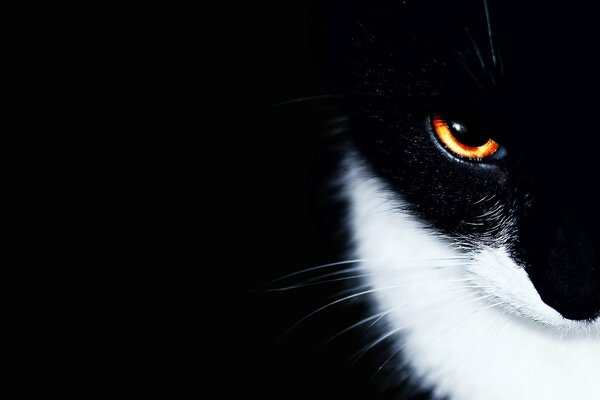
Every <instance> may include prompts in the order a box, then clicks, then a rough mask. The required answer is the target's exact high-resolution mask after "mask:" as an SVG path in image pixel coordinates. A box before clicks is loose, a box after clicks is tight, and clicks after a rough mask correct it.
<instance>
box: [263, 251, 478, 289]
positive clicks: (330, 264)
mask: <svg viewBox="0 0 600 400" xmlns="http://www.w3.org/2000/svg"><path fill="white" fill-rule="evenodd" d="M382 260H384V259H379V258H366V259H354V260H345V261H338V262H334V263H329V264H323V265H319V266H316V267H312V268H308V269H303V270H300V271H296V272H293V273H291V274H288V275H285V276H282V277H280V278H277V279H274V280H272V281H270V282H267V283H265V284H263V285H261V286H259V287H258V288H256V289H253V290H252V291H251V293H252V292H269V291H278V290H273V289H270V290H269V289H263V288H265V287H268V286H271V285H273V284H275V283H277V282H281V281H284V280H287V279H290V278H293V277H295V276H299V275H303V274H308V273H310V272H314V271H317V270H321V269H325V268H332V267H336V266H340V265H348V264H358V263H361V262H365V261H382ZM454 260H464V261H467V260H469V258H468V257H439V258H430V259H419V260H407V262H408V261H420V262H425V261H454ZM390 262H391V261H390ZM461 266H463V264H437V265H433V266H431V265H416V266H413V267H406V266H403V267H399V268H398V270H394V271H391V272H399V271H408V270H413V269H418V270H420V269H422V270H423V271H426V270H428V269H442V268H449V267H461ZM361 269H362V268H361V267H353V268H346V269H343V270H341V271H334V272H330V273H326V274H323V275H319V276H316V277H313V278H309V279H307V280H305V281H302V282H300V283H298V284H297V285H303V284H305V283H311V282H314V281H317V280H319V279H323V278H326V277H329V276H336V275H342V274H346V273H350V272H355V271H359V270H361ZM297 285H292V286H294V287H296V286H297ZM275 289H278V288H275Z"/></svg>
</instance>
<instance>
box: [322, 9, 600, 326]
mask: <svg viewBox="0 0 600 400" xmlns="http://www.w3.org/2000/svg"><path fill="white" fill-rule="evenodd" d="M367 3H368V4H367ZM376 3H378V4H377V5H375V6H374V5H373V4H372V2H364V1H363V2H361V1H353V2H347V6H346V7H345V8H344V10H343V11H340V10H341V8H338V9H337V11H338V12H339V14H338V15H336V18H338V19H339V21H343V22H338V23H336V24H332V25H333V26H334V27H335V28H334V29H333V30H332V35H331V36H332V37H333V39H332V42H331V43H332V44H333V45H332V47H331V52H332V54H334V55H335V57H334V58H335V61H334V65H335V68H334V72H336V73H337V75H335V76H336V78H335V80H336V82H337V84H338V89H340V88H341V89H342V90H343V91H345V92H346V93H347V94H348V95H349V98H350V103H351V105H350V115H351V118H350V125H349V126H350V132H351V133H352V135H353V140H354V141H353V142H354V144H355V149H356V155H357V157H355V162H358V163H360V164H361V166H360V168H362V171H363V172H362V173H366V174H370V175H373V176H375V177H376V178H377V179H378V180H379V184H380V185H381V186H380V187H379V192H378V193H380V194H381V193H385V196H386V199H388V200H389V204H388V205H389V206H391V207H392V208H394V209H395V210H396V211H397V213H398V214H401V215H402V216H403V217H404V218H408V219H410V220H411V221H412V222H411V223H414V224H415V226H413V228H414V229H416V230H417V231H418V232H420V233H416V234H415V237H419V235H421V234H422V235H423V237H424V238H425V237H427V236H429V237H430V238H431V240H432V241H434V242H435V243H436V246H437V245H442V246H444V245H448V246H452V247H453V248H454V249H457V253H456V254H461V255H464V256H465V257H466V258H468V260H469V261H468V262H466V263H465V265H466V267H465V268H467V269H468V271H469V273H470V277H471V279H472V282H477V284H479V285H481V287H482V289H481V290H482V291H483V293H488V294H490V295H491V300H492V301H498V302H502V303H503V304H502V307H503V308H504V309H506V310H510V312H512V313H514V314H518V315H520V316H522V317H524V318H525V319H530V320H534V321H537V322H540V323H542V324H544V325H546V326H549V327H554V328H557V329H558V330H561V329H563V328H564V329H573V328H575V329H576V328H577V327H582V328H583V327H585V329H587V328H588V327H589V326H590V324H591V326H595V327H596V328H597V327H598V323H597V318H598V316H599V313H600V264H599V261H600V251H599V250H600V247H599V246H600V225H599V223H600V217H599V213H598V210H597V207H598V204H600V202H599V200H600V199H599V195H598V191H597V188H596V181H597V178H596V173H595V171H596V170H597V169H598V167H597V160H598V156H597V153H598V148H597V147H596V145H595V141H594V140H593V138H592V137H593V135H594V134H595V130H596V125H595V119H594V118H595V113H596V110H595V107H596V100H595V99H594V92H595V87H596V86H598V83H599V82H600V78H599V77H598V74H597V68H596V61H595V58H594V56H593V51H592V49H593V48H594V46H595V39H594V37H595V34H594V32H593V31H592V30H591V26H593V25H590V23H591V22H593V19H592V18H591V17H592V16H590V14H589V12H590V10H587V11H585V10H582V9H575V11H573V8H570V9H568V10H565V9H563V8H562V7H559V6H548V5H544V7H541V4H529V5H528V6H526V7H524V6H522V5H521V4H518V3H516V2H502V3H501V2H493V3H491V2H490V4H487V3H486V2H482V1H462V2H440V1H428V0H423V1H384V2H376ZM458 3H460V4H458ZM544 4H545V3H544ZM491 7H493V8H492V10H490V8H491ZM356 160H360V161H356ZM365 168H366V169H365ZM365 171H368V172H365ZM355 172H356V173H361V172H357V171H355ZM363 189H365V187H363ZM371 189H372V190H375V189H374V188H371ZM365 190H367V189H365ZM371 195H373V196H375V197H376V196H377V195H376V193H375V192H373V193H371ZM355 200H356V201H358V200H357V199H355ZM363 200H365V201H366V199H363ZM360 212H361V211H357V213H359V214H360ZM392 214H393V212H392ZM365 218H366V217H363V219H362V220H361V222H360V223H359V222H357V224H359V225H360V224H363V223H364V224H368V223H369V222H368V221H367V222H365V221H366V220H365ZM390 218H392V217H390ZM391 221H393V220H392V219H389V220H388V222H389V223H391ZM355 228H356V229H358V231H357V232H358V233H357V235H358V236H356V237H355V242H356V245H357V246H358V248H361V246H366V244H365V243H366V242H365V241H370V238H369V237H362V236H361V235H363V236H365V235H366V236H368V234H369V235H373V237H375V238H377V241H379V244H375V248H377V250H373V251H369V256H371V257H375V256H377V252H379V253H381V252H386V251H388V250H386V249H384V248H380V247H377V246H381V244H382V243H383V242H386V246H390V248H396V249H398V248H403V247H404V246H406V245H407V242H406V241H405V242H397V243H393V241H392V238H390V237H385V235H386V234H389V235H393V232H387V233H386V231H385V227H382V226H378V228H377V229H378V230H376V229H375V227H372V229H371V230H368V229H369V228H366V227H365V225H363V226H362V228H361V227H360V226H357V227H355ZM367 232H368V234H367ZM397 239H398V238H397ZM399 240H400V239H399ZM402 240H408V241H410V239H406V238H402ZM415 240H416V239H415ZM417 242H418V241H417ZM413 246H421V247H423V246H425V247H424V248H427V243H426V240H425V242H423V243H421V242H419V243H415V244H413ZM413 250H414V247H413ZM416 251H417V252H418V251H419V250H418V249H416ZM429 251H431V252H433V253H435V251H436V250H435V249H433V248H432V249H430V250H429ZM440 251H441V250H440ZM441 253H444V252H443V251H441ZM359 254H360V251H359ZM446 256H448V255H446ZM407 257H408V254H407ZM484 286H486V287H487V288H485V289H483V287H484Z"/></svg>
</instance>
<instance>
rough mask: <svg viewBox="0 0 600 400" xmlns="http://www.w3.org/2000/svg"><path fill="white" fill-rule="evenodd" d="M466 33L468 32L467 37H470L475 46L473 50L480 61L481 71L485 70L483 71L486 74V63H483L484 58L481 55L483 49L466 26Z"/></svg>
mask: <svg viewBox="0 0 600 400" xmlns="http://www.w3.org/2000/svg"><path fill="white" fill-rule="evenodd" d="M465 32H467V36H468V37H469V41H470V42H471V45H472V46H473V49H474V50H475V54H477V58H478V59H479V63H480V64H481V69H483V71H484V72H485V71H486V70H487V68H486V67H485V61H483V56H482V55H481V49H480V48H479V46H478V45H477V42H476V41H475V38H474V37H473V35H471V31H469V28H467V27H466V26H465Z"/></svg>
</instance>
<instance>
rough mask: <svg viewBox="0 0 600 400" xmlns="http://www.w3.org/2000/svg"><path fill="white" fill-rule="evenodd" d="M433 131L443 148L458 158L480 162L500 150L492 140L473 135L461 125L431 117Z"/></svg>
mask: <svg viewBox="0 0 600 400" xmlns="http://www.w3.org/2000/svg"><path fill="white" fill-rule="evenodd" d="M433 129H434V130H435V133H436V135H437V137H438V138H439V139H440V141H441V142H442V143H443V144H444V146H446V148H447V149H449V150H450V151H452V152H453V153H455V154H456V155H458V156H460V157H464V158H469V159H471V160H480V159H483V158H487V157H490V156H491V155H493V154H494V153H495V152H496V151H498V149H499V148H500V145H499V144H498V143H496V142H495V141H493V140H492V139H489V138H484V137H482V136H479V135H474V134H472V133H470V132H468V131H467V129H466V128H465V127H464V126H463V125H462V124H460V123H457V122H450V123H449V122H448V121H447V120H446V119H444V118H442V117H438V116H435V117H433Z"/></svg>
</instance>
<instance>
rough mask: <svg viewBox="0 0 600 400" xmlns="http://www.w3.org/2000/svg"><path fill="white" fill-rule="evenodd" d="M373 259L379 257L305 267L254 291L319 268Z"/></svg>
mask: <svg viewBox="0 0 600 400" xmlns="http://www.w3.org/2000/svg"><path fill="white" fill-rule="evenodd" d="M373 260H377V259H376V258H375V259H371V258H357V259H354V260H344V261H337V262H332V263H328V264H322V265H318V266H316V267H311V268H306V269H303V270H300V271H296V272H292V273H291V274H287V275H284V276H282V277H280V278H277V279H274V280H272V281H270V282H267V283H265V284H264V285H261V286H259V287H258V288H256V289H254V290H252V291H253V292H255V291H260V290H261V288H264V287H265V286H269V285H272V284H274V283H277V282H281V281H283V280H285V279H289V278H293V277H294V276H298V275H302V274H307V273H309V272H313V271H318V270H321V269H324V268H331V267H337V266H340V265H348V264H358V263H360V262H363V261H373Z"/></svg>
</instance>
